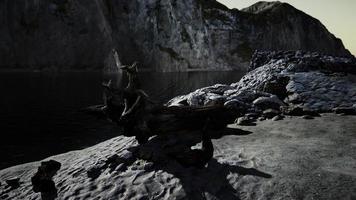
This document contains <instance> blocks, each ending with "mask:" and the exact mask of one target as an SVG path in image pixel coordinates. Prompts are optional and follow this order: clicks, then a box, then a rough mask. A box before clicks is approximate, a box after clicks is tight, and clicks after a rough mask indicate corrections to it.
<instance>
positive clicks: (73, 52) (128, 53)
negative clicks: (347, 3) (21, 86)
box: [0, 0, 351, 71]
mask: <svg viewBox="0 0 356 200" xmlns="http://www.w3.org/2000/svg"><path fill="white" fill-rule="evenodd" d="M0 13H1V14H0V21H1V24H2V25H1V26H0V37H1V38H2V39H1V41H0V66H1V67H2V68H5V67H6V68H30V69H44V68H54V69H59V70H64V69H101V68H103V67H104V68H105V69H106V70H110V69H113V68H114V67H115V65H116V64H117V63H123V64H130V63H132V62H134V61H139V62H140V64H141V66H142V67H143V68H145V69H148V70H155V71H194V70H244V69H246V68H247V66H248V63H249V61H250V58H251V55H252V53H253V52H254V51H255V50H304V51H318V52H321V53H325V54H331V55H337V56H351V54H350V53H349V51H348V50H346V49H345V47H344V45H343V44H342V41H341V40H340V39H338V38H336V37H335V36H334V35H332V34H331V33H329V31H328V30H327V29H326V28H325V27H324V26H323V25H322V24H321V23H320V22H319V21H318V20H317V19H314V18H312V17H311V16H309V15H307V14H305V13H303V12H302V11H300V10H297V9H295V8H294V7H292V6H291V5H289V4H286V3H281V2H272V3H267V2H259V3H256V4H254V5H252V6H251V7H248V8H245V9H242V10H237V9H228V8H227V7H226V6H224V5H222V4H220V3H218V2H217V1H215V0H179V1H178V0H120V1H118V0H91V1H87V0H50V1H47V0H46V1H45V0H31V1H22V0H3V1H1V2H0ZM115 58H116V59H115ZM117 58H118V59H117Z"/></svg>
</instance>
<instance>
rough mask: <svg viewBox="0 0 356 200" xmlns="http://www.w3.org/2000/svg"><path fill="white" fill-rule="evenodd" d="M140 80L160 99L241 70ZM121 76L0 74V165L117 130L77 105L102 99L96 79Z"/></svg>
mask: <svg viewBox="0 0 356 200" xmlns="http://www.w3.org/2000/svg"><path fill="white" fill-rule="evenodd" d="M140 75H141V83H142V85H143V88H144V89H145V90H146V91H147V93H148V94H149V95H150V96H151V97H152V98H153V99H155V100H156V101H161V102H165V101H167V100H169V99H170V98H172V97H174V96H176V95H179V94H185V93H188V92H190V91H193V90H195V89H197V88H200V87H204V86H208V85H212V84H215V83H232V82H236V81H238V80H239V79H240V78H241V77H242V75H243V73H242V72H190V73H142V74H140ZM109 79H113V80H114V82H115V83H116V84H117V85H119V86H120V85H124V84H125V80H124V79H122V78H121V76H120V75H119V74H106V75H103V74H101V73H99V72H70V73H34V72H1V73H0V91H1V94H2V95H1V97H0V126H1V128H0V132H1V133H0V136H1V139H0V152H1V153H0V169H2V168H5V167H9V166H12V165H15V164H20V163H25V162H29V161H35V160H40V159H43V158H45V157H48V156H51V155H54V154H58V153H64V152H67V151H70V150H75V149H81V148H85V147H88V146H92V145H94V144H96V143H99V142H101V141H104V140H107V139H109V138H112V137H115V136H117V135H119V134H120V129H119V128H118V127H116V126H114V125H112V124H110V123H108V122H106V121H103V120H98V119H96V118H94V117H91V116H86V115H84V114H82V113H80V112H79V111H78V110H79V109H81V108H83V107H86V106H89V105H96V104H101V103H102V88H101V83H102V82H105V81H108V80H109Z"/></svg>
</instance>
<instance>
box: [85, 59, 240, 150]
mask: <svg viewBox="0 0 356 200" xmlns="http://www.w3.org/2000/svg"><path fill="white" fill-rule="evenodd" d="M123 71H124V72H126V74H127V75H128V80H129V82H128V84H127V86H126V88H124V89H123V90H120V89H118V88H114V87H113V86H112V85H111V84H110V83H109V84H104V85H103V86H104V88H105V95H104V96H105V97H104V103H105V104H103V105H96V106H91V107H88V108H86V109H85V112H86V113H88V114H91V115H95V116H98V117H99V118H103V117H105V118H108V119H109V120H110V121H112V122H115V123H117V124H118V125H119V126H120V127H122V128H123V129H124V131H123V134H124V135H125V136H136V139H138V141H139V143H145V142H146V141H147V139H148V138H149V137H151V136H154V135H166V134H174V133H181V132H191V133H192V134H197V136H199V137H200V136H201V133H200V132H199V130H202V129H203V127H204V126H205V124H206V121H207V120H209V124H208V127H207V129H208V130H209V132H210V131H214V132H215V133H211V137H214V135H215V136H216V135H217V134H221V133H219V131H222V132H224V131H226V132H229V131H235V132H236V131H237V130H236V129H234V130H227V129H228V128H227V124H229V123H232V122H233V121H234V119H235V118H236V110H233V109H228V108H227V107H224V106H223V105H221V104H220V105H219V104H217V105H209V106H199V107H195V106H171V105H170V106H168V105H161V104H155V103H154V102H153V101H151V100H150V99H149V97H148V95H146V93H145V92H144V91H142V90H141V89H140V88H139V85H140V84H139V83H138V78H137V76H138V74H137V67H136V64H134V65H132V66H129V67H124V68H123ZM230 134H231V133H230ZM241 134H244V133H241Z"/></svg>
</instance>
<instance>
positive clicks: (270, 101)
mask: <svg viewBox="0 0 356 200" xmlns="http://www.w3.org/2000/svg"><path fill="white" fill-rule="evenodd" d="M253 104H254V105H255V106H257V107H259V108H261V109H268V108H273V109H278V110H279V108H280V107H281V106H284V103H283V102H282V101H281V100H280V99H279V98H278V97H277V96H276V95H272V96H271V97H259V98H257V99H256V100H254V101H253Z"/></svg>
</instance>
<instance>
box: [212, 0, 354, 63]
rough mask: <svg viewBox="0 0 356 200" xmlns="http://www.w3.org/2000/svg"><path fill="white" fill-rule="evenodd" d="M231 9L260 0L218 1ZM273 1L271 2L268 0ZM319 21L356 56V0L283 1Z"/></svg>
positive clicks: (246, 5) (243, 6)
mask: <svg viewBox="0 0 356 200" xmlns="http://www.w3.org/2000/svg"><path fill="white" fill-rule="evenodd" d="M218 1H219V2H221V3H223V4H225V5H226V6H227V7H229V8H238V9H241V8H245V7H248V6H250V5H252V4H254V3H256V2H258V0H218ZM266 1H271V0H266ZM282 2H286V3H289V4H291V5H293V6H294V7H296V8H297V9H299V10H302V11H303V12H305V13H307V14H309V15H311V16H313V17H315V18H317V19H319V20H320V21H321V22H322V23H323V24H324V25H325V26H326V28H327V29H328V30H329V31H330V32H331V33H333V34H334V35H335V36H336V37H338V38H340V39H341V40H342V41H343V43H344V45H345V47H346V48H347V49H348V50H350V51H351V53H352V54H353V55H355V56H356V0H282Z"/></svg>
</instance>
